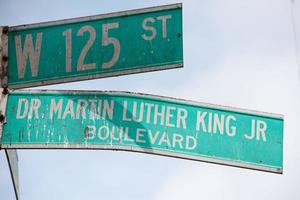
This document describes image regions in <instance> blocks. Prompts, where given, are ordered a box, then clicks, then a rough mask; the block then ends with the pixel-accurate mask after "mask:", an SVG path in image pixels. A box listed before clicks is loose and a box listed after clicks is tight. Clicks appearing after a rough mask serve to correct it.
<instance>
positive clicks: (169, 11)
mask: <svg viewBox="0 0 300 200" xmlns="http://www.w3.org/2000/svg"><path fill="white" fill-rule="evenodd" d="M143 22H144V23H145V25H144V26H143ZM109 24H110V25H109ZM105 26H107V27H108V26H112V27H110V28H108V31H107V35H106V36H105V33H104V32H106V31H105V30H106V29H105V28H104V27H105ZM84 27H85V28H84ZM87 27H88V28H87ZM87 29H89V30H87ZM93 30H94V31H93ZM68 34H69V36H67V35H68ZM8 35H9V37H8V57H9V62H8V85H9V87H10V88H24V87H30V86H38V85H47V84H53V83H62V82H70V81H77V80H87V79H93V78H101V77H109V76H119V75H125V74H132V73H140V72H148V71H156V70H164V69H170V68H177V67H182V66H183V50H182V49H183V46H182V9H181V4H174V5H168V6H161V7H153V8H146V9H140V10H132V11H125V12H120V13H112V14H106V15H98V16H91V17H84V18H78V19H70V20H63V21H55V22H47V23H41V24H33V25H24V26H16V27H10V28H9V32H8ZM38 35H39V36H38ZM93 36H94V38H93ZM152 36H153V37H152ZM26 37H27V39H26ZM68 37H69V38H68ZM145 38H146V39H145ZM68 39H69V40H68ZM26 40H27V43H26ZM104 40H106V41H104ZM39 41H40V43H39ZM68 41H69V43H68ZM25 43H26V44H27V45H26V46H27V47H26V46H25ZM67 43H68V44H67ZM114 43H115V45H114ZM117 43H119V45H120V48H118V46H117ZM18 44H20V45H19V50H18V47H17V46H18ZM30 44H31V47H30ZM86 45H87V46H86ZM39 46H40V52H39V53H38V48H39ZM85 47H86V48H87V49H86V50H87V51H86V52H84V48H85ZM26 48H27V50H28V52H29V50H30V49H33V50H32V61H30V55H29V53H28V52H27V54H26V52H25V49H26ZM116 49H119V53H118V51H117V50H116ZM18 51H19V52H21V53H19V55H20V56H19V58H18V53H17V52H18ZM68 52H69V54H68ZM35 53H36V54H35ZM114 53H116V58H115V61H112V63H110V64H107V65H108V66H105V63H108V62H109V61H111V60H113V55H114ZM21 55H23V58H24V59H23V62H25V63H26V64H25V67H23V70H22V62H21V58H22V56H21ZM34 55H35V56H34ZM37 55H40V56H37ZM68 55H70V56H71V59H69V61H67V58H66V57H68ZM80 55H81V56H82V59H81V61H82V63H83V64H84V65H87V64H90V66H89V67H88V66H82V67H80V65H81V64H80ZM26 56H27V57H26ZM18 59H19V61H18ZM34 60H35V61H34ZM34 62H35V63H37V64H36V67H35V64H34ZM68 62H70V63H71V65H70V67H71V68H69V69H68V67H67V66H68V64H67V63H68ZM35 71H36V74H35ZM18 72H19V73H18Z"/></svg>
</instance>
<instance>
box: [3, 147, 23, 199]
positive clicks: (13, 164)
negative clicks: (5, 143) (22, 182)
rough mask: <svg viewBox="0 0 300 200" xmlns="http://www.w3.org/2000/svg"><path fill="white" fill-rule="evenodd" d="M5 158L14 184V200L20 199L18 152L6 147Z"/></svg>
mask: <svg viewBox="0 0 300 200" xmlns="http://www.w3.org/2000/svg"><path fill="white" fill-rule="evenodd" d="M5 153H6V158H7V162H8V165H9V171H10V175H11V178H12V182H13V185H14V191H15V196H16V200H18V199H20V192H19V167H18V154H17V150H15V149H6V150H5Z"/></svg>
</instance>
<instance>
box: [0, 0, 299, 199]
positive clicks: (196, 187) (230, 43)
mask: <svg viewBox="0 0 300 200" xmlns="http://www.w3.org/2000/svg"><path fill="white" fill-rule="evenodd" d="M177 2H178V1H171V0H170V1H163V0H157V1H141V0H139V1H137V0H136V1H133V0H122V1H100V0H98V1H96V0H95V1H71V0H65V1H63V0H51V1H46V0H39V1H37V0H36V1H33V0H28V1H17V0H0V9H1V12H0V25H9V26H13V25H19V24H28V23H34V22H43V21H51V20H58V19H66V18H73V17H81V16H87V15H95V14H102V13H109V12H115V11H122V10H128V9H136V8H143V7H148V6H156V5H165V4H169V3H177ZM295 2H296V3H297V6H298V8H296V7H294V8H295V10H297V9H298V11H299V10H300V9H299V8H300V7H299V5H300V2H299V0H295ZM182 3H183V16H184V22H183V23H184V32H183V38H184V65H185V66H184V68H183V69H175V70H167V71H161V72H151V73H145V74H136V75H128V76H122V77H116V78H106V79H102V80H93V81H83V82H80V83H71V84H64V85H52V86H47V87H44V88H51V89H82V90H89V89H92V90H117V91H120V90H121V91H134V92H143V93H150V94H157V95H164V96H171V97H176V98H182V99H190V100H196V101H199V102H206V103H215V104H221V105H226V106H233V107H241V108H247V109H252V110H259V111H266V112H272V113H279V114H283V115H284V116H285V127H284V168H283V171H284V172H283V175H277V174H270V173H264V172H258V171H253V170H245V169H239V168H234V167H227V166H220V165H215V164H207V163H202V162H195V161H188V160H181V159H173V158H168V157H160V156H153V155H147V154H137V153H128V152H115V151H114V152H112V151H96V150H94V151H75V150H72V151H68V150H20V151H18V153H19V175H20V191H21V197H22V200H41V199H43V200H54V199H55V200H60V199H61V200H65V199H72V200H77V199H78V200H80V199H113V200H115V199H116V200H117V199H122V200H126V199H130V200H131V199H138V200H144V199H145V200H146V199H147V200H160V199H164V200H166V199H167V200H168V199H170V200H171V199H172V200H176V199H189V200H190V199H230V200H233V199H249V200H252V199H262V200H265V199H272V200H277V199H291V200H293V199H295V200H298V199H300V190H299V185H300V171H299V168H300V153H299V152H300V147H299V141H300V134H299V128H298V125H299V116H300V84H299V67H297V65H296V54H295V40H294V34H293V26H292V19H291V16H292V15H291V7H290V1H289V0H251V1H239V0H227V1H223V0H202V1H197V0H190V1H188V0H187V1H182ZM298 13H300V12H298ZM296 15H298V14H297V13H296ZM296 17H297V19H299V20H298V21H296V25H297V27H296V30H297V31H298V35H299V38H300V31H299V30H300V16H299V15H298V16H296ZM299 46H300V43H299ZM299 56H300V55H299ZM0 199H1V200H2V199H3V200H10V199H14V196H13V190H12V183H11V180H10V176H9V174H8V168H7V163H6V158H5V154H4V152H3V151H0Z"/></svg>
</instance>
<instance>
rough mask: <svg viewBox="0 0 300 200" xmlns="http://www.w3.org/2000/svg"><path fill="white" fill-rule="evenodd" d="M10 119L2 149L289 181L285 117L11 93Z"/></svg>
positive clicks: (140, 98) (125, 98) (174, 103)
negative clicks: (95, 154) (156, 161)
mask: <svg viewBox="0 0 300 200" xmlns="http://www.w3.org/2000/svg"><path fill="white" fill-rule="evenodd" d="M5 98H7V97H5ZM5 98H4V99H5ZM4 99H2V101H3V100H4ZM6 119H7V122H6V124H4V126H3V133H2V148H80V149H89V148H94V149H114V150H127V151H137V152H147V153H152V154H158V155H165V156H172V157H179V158H185V159H192V160H200V161H206V162H213V163H220V164H225V165H233V166H238V167H245V168H251V169H257V170H263V171H270V172H275V173H282V145H283V143H282V139H283V118H282V116H280V115H274V114H267V113H260V112H255V111H247V110H242V109H234V108H228V107H221V106H214V105H209V104H202V103H197V102H192V101H185V100H177V99H172V98H166V97H159V96H153V95H143V94H133V93H124V92H123V93H122V92H100V91H98V92H96V91H89V92H80V91H75V92H74V91H72V92H67V91H10V92H9V94H8V98H7V109H6Z"/></svg>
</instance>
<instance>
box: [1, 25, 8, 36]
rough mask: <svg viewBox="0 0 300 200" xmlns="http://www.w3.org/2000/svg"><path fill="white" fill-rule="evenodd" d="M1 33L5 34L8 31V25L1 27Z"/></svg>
mask: <svg viewBox="0 0 300 200" xmlns="http://www.w3.org/2000/svg"><path fill="white" fill-rule="evenodd" d="M2 33H3V34H7V33H8V26H4V27H3V28H2Z"/></svg>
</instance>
